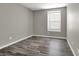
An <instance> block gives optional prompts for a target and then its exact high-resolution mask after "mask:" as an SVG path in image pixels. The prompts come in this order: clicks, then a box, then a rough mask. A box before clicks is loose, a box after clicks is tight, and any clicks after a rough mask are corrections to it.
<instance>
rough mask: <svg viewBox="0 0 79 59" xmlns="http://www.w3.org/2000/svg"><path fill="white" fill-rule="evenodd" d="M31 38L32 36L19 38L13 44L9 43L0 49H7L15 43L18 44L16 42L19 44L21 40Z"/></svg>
mask: <svg viewBox="0 0 79 59" xmlns="http://www.w3.org/2000/svg"><path fill="white" fill-rule="evenodd" d="M32 36H33V35H30V36H27V37H24V38H21V39H19V40H17V41H14V42H11V43H9V44H6V45H4V46H2V47H0V49H3V48H5V47H8V46H10V45H13V44H15V43H18V42H20V41H22V40H25V39H28V38H31V37H32Z"/></svg>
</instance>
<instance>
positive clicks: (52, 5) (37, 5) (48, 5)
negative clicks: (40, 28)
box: [21, 3, 67, 10]
mask: <svg viewBox="0 0 79 59" xmlns="http://www.w3.org/2000/svg"><path fill="white" fill-rule="evenodd" d="M21 5H23V6H25V7H27V8H30V9H31V10H40V9H50V8H58V7H64V6H66V5H67V4H64V3H21Z"/></svg>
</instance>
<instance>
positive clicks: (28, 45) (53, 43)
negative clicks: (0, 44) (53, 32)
mask: <svg viewBox="0 0 79 59" xmlns="http://www.w3.org/2000/svg"><path fill="white" fill-rule="evenodd" d="M0 56H73V54H72V52H71V50H70V48H69V46H68V43H67V41H66V40H64V39H53V38H45V37H32V38H29V39H26V40H23V41H21V42H19V43H16V44H13V45H11V46H9V47H6V48H4V49H1V50H0Z"/></svg>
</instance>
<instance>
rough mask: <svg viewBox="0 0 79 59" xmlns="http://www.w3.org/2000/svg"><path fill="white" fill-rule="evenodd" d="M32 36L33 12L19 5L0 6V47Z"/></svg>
mask: <svg viewBox="0 0 79 59" xmlns="http://www.w3.org/2000/svg"><path fill="white" fill-rule="evenodd" d="M32 34H33V14H32V11H31V10H29V9H27V8H24V7H22V6H20V5H18V4H0V47H1V46H3V45H6V44H8V43H11V42H14V41H17V40H18V39H20V38H24V37H27V36H29V35H32ZM10 36H12V37H13V39H9V37H10Z"/></svg>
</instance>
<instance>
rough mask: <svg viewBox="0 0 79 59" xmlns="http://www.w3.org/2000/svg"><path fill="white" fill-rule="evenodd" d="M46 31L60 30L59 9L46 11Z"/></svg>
mask: <svg viewBox="0 0 79 59" xmlns="http://www.w3.org/2000/svg"><path fill="white" fill-rule="evenodd" d="M47 15H48V31H54V32H61V11H60V10H59V11H48V14H47Z"/></svg>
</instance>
